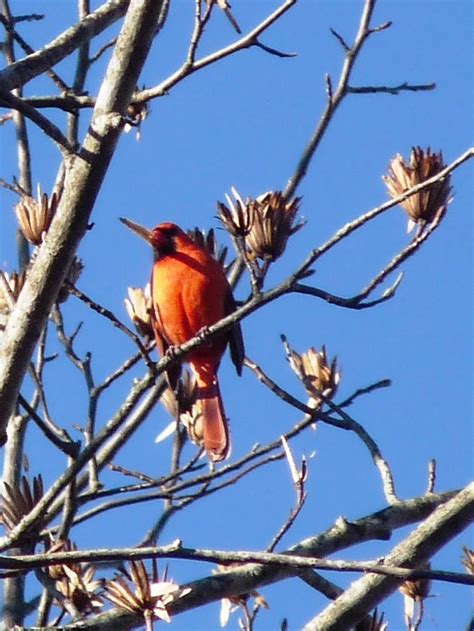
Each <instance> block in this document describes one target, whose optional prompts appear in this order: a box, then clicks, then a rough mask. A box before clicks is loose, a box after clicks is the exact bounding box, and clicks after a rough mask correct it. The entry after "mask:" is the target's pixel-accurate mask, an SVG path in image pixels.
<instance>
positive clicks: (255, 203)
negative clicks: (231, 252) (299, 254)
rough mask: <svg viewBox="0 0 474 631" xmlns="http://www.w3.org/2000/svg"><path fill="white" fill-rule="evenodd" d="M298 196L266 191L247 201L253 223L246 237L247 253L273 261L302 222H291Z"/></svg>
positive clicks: (295, 211)
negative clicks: (287, 196)
mask: <svg viewBox="0 0 474 631" xmlns="http://www.w3.org/2000/svg"><path fill="white" fill-rule="evenodd" d="M300 201H301V198H300V197H295V198H294V199H292V200H290V201H287V200H286V198H285V197H284V196H283V194H282V193H281V192H280V191H274V192H268V193H264V194H263V195H260V196H259V197H257V198H256V199H255V200H251V201H250V202H249V206H250V208H251V209H252V212H253V217H254V221H253V225H252V228H251V230H250V232H249V234H248V235H247V237H246V240H245V241H246V244H247V247H248V249H249V253H250V256H252V257H254V258H259V259H261V260H263V261H267V260H270V261H275V260H276V259H277V258H279V257H280V256H281V255H282V254H283V252H284V251H285V248H286V244H287V242H288V239H289V238H290V236H291V235H293V234H295V232H298V230H300V229H301V228H302V227H303V226H304V224H305V222H304V221H301V220H300V221H298V222H296V223H295V219H296V214H297V212H298V208H299V205H300Z"/></svg>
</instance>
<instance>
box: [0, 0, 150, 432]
mask: <svg viewBox="0 0 474 631" xmlns="http://www.w3.org/2000/svg"><path fill="white" fill-rule="evenodd" d="M122 4H123V3H122ZM112 5H113V6H114V7H115V10H116V11H118V8H119V6H121V3H120V2H113V3H112ZM161 5H162V3H161V2H157V1H156V0H141V1H140V0H132V2H131V3H130V7H129V9H128V11H127V15H126V17H125V20H124V24H123V27H122V29H121V32H120V35H119V38H118V40H117V45H116V47H115V50H114V54H113V56H112V59H111V61H110V63H109V66H108V69H107V74H106V77H105V80H104V82H103V84H102V87H101V90H100V92H99V95H98V97H97V103H96V106H95V108H94V113H93V116H92V121H91V125H90V129H89V133H88V134H87V136H86V138H85V141H84V145H83V147H82V148H81V150H80V151H79V152H78V154H77V155H69V157H68V158H67V160H66V161H67V164H66V180H65V188H64V193H63V196H62V200H61V205H60V208H59V210H58V213H57V214H56V216H55V218H54V221H53V223H52V224H51V228H50V230H49V232H48V235H47V238H46V239H45V242H44V244H43V246H42V247H41V249H40V251H39V253H38V257H37V259H36V260H35V263H34V265H33V266H32V268H31V270H30V272H29V274H28V278H27V281H26V284H25V287H24V288H23V291H22V292H21V296H20V297H19V300H18V302H17V304H16V307H15V311H14V313H13V314H12V317H10V318H9V320H8V325H7V327H6V329H5V332H4V334H3V336H2V339H1V345H0V362H1V363H2V368H3V370H2V373H1V374H0V399H1V400H2V407H1V409H0V444H3V443H4V442H5V440H6V432H5V429H6V425H7V423H8V420H9V418H10V416H11V414H12V413H13V410H14V407H15V405H16V399H17V395H18V391H19V388H20V386H21V383H22V380H23V376H24V374H25V371H26V369H27V366H28V362H29V360H30V358H31V354H32V352H33V349H34V347H35V344H36V342H37V340H38V337H39V335H40V332H41V330H42V328H43V326H44V323H45V320H46V318H47V317H48V314H49V311H50V309H51V307H52V305H53V303H54V300H55V299H56V296H57V294H58V292H59V289H60V287H61V285H62V283H63V281H64V278H65V276H66V273H67V270H68V268H69V266H70V264H71V261H72V259H73V257H74V253H75V251H76V249H77V246H78V244H79V243H80V240H81V239H82V237H83V236H84V234H85V232H86V230H87V224H88V221H89V216H90V214H91V212H92V209H93V206H94V202H95V200H96V197H97V194H98V192H99V190H100V187H101V185H102V182H103V179H104V177H105V174H106V173H107V169H108V166H109V163H110V160H111V158H112V155H113V153H114V150H115V146H116V143H117V141H118V137H119V135H120V132H121V130H122V126H123V115H124V113H125V110H126V108H127V106H128V104H129V102H130V98H131V96H132V93H133V90H134V88H135V86H136V84H137V81H138V77H139V76H140V72H141V69H142V67H143V64H144V63H145V60H146V57H147V55H148V52H149V49H150V46H151V43H152V41H153V37H154V35H155V31H156V24H157V20H158V17H159V15H160V11H161ZM43 69H44V68H43V67H42V66H41V70H37V72H38V73H39V72H40V71H42V70H43ZM7 70H8V69H7ZM8 76H10V75H8ZM8 76H7V78H6V81H7V84H8V85H9V86H11V82H10V83H8ZM12 76H16V75H12ZM21 76H23V75H22V74H21V73H20V74H19V75H18V77H21ZM1 79H2V77H1V75H0V80H1ZM3 80H5V77H3ZM23 80H24V77H23Z"/></svg>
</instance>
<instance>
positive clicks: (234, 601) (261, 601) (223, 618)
mask: <svg viewBox="0 0 474 631" xmlns="http://www.w3.org/2000/svg"><path fill="white" fill-rule="evenodd" d="M240 566H241V564H240V563H228V564H226V565H218V566H217V569H216V570H212V573H213V574H222V572H228V571H229V570H233V569H235V568H238V567H240ZM249 598H255V604H256V605H259V606H260V607H264V608H265V609H268V603H267V601H266V600H265V598H264V597H263V596H262V595H261V594H260V593H259V592H257V591H255V590H253V591H251V592H248V593H246V594H239V595H238V596H231V597H229V598H223V599H222V600H221V612H220V616H219V618H220V624H221V627H225V626H226V624H227V623H228V622H229V618H230V614H231V613H232V612H234V611H235V610H236V609H238V608H239V607H241V608H243V609H246V608H247V601H248V599H249Z"/></svg>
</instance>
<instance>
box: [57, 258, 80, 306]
mask: <svg viewBox="0 0 474 631" xmlns="http://www.w3.org/2000/svg"><path fill="white" fill-rule="evenodd" d="M83 269H84V263H83V262H82V261H81V259H80V258H79V257H78V256H75V257H74V258H73V259H72V263H71V265H70V267H69V271H68V273H67V276H66V281H65V283H64V285H63V287H62V288H61V289H60V291H59V294H58V302H66V300H67V299H68V297H69V294H70V291H69V287H68V285H75V284H76V283H77V281H78V279H79V276H80V275H81V273H82V270H83Z"/></svg>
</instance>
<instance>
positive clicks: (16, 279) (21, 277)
mask: <svg viewBox="0 0 474 631" xmlns="http://www.w3.org/2000/svg"><path fill="white" fill-rule="evenodd" d="M2 274H3V277H4V279H5V280H6V282H7V284H8V286H9V287H10V291H8V290H7V289H6V288H4V287H3V283H1V282H0V316H8V314H9V313H10V311H11V309H10V306H9V305H10V304H11V303H12V302H13V303H14V302H16V301H17V300H18V296H19V295H20V291H21V290H22V289H23V285H24V284H25V278H26V274H25V272H22V273H21V274H17V273H16V272H13V273H12V274H8V273H7V272H2ZM7 292H8V293H7Z"/></svg>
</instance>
